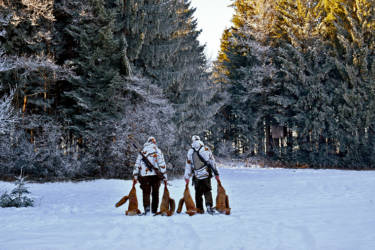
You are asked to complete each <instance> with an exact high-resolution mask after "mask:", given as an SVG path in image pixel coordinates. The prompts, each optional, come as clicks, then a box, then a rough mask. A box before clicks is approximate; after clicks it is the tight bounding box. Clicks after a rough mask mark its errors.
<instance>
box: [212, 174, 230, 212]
mask: <svg viewBox="0 0 375 250" xmlns="http://www.w3.org/2000/svg"><path fill="white" fill-rule="evenodd" d="M215 209H216V211H218V212H220V213H225V214H226V215H229V214H230V207H229V197H228V195H226V193H225V189H224V188H223V186H222V185H221V182H220V181H218V182H217V196H216V207H215Z"/></svg>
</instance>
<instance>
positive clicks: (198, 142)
mask: <svg viewBox="0 0 375 250" xmlns="http://www.w3.org/2000/svg"><path fill="white" fill-rule="evenodd" d="M202 146H203V142H202V141H201V140H199V139H198V140H195V141H193V143H192V144H191V147H192V148H194V149H195V150H198V149H199V148H200V147H202Z"/></svg>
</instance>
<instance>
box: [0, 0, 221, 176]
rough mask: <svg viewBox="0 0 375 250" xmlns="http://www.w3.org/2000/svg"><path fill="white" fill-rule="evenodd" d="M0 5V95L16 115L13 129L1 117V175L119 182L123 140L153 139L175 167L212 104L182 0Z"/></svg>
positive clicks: (125, 155) (127, 148)
mask: <svg viewBox="0 0 375 250" xmlns="http://www.w3.org/2000/svg"><path fill="white" fill-rule="evenodd" d="M0 8H1V14H0V15H1V16H0V21H1V22H0V25H1V33H0V45H1V55H0V56H1V58H0V67H1V68H0V80H1V84H2V85H1V86H3V88H2V89H1V91H0V96H2V97H4V98H5V99H6V100H7V105H8V106H9V105H10V104H12V106H13V107H14V108H15V109H16V110H20V111H21V112H20V114H18V116H19V118H20V119H19V120H16V122H13V123H12V121H11V117H12V116H10V113H6V112H5V113H4V116H3V117H4V119H3V120H4V122H2V124H10V123H12V124H13V125H14V126H12V129H8V130H6V131H5V130H4V131H5V132H4V133H3V134H2V135H0V136H1V137H2V138H1V141H0V148H1V150H0V152H1V153H0V162H1V167H0V174H1V177H2V178H11V176H12V175H13V174H14V173H17V172H18V171H19V170H20V169H23V170H24V171H25V172H26V174H27V175H28V176H29V177H30V178H38V179H42V180H49V179H64V178H69V179H76V178H79V179H82V178H90V177H120V178H121V177H128V176H129V175H130V174H131V171H129V169H131V168H132V164H134V160H135V159H133V154H136V152H135V151H134V150H133V149H132V148H131V143H130V142H129V141H128V139H127V135H135V137H136V138H137V140H138V141H139V142H140V143H143V141H144V140H145V139H146V138H147V137H148V136H150V135H153V136H155V137H156V138H157V140H158V142H159V146H160V147H161V148H162V149H163V151H165V155H166V158H167V159H168V161H169V163H170V164H169V168H170V169H173V171H175V172H178V171H179V169H178V168H173V167H172V166H183V165H182V162H183V160H184V156H185V153H186V152H185V150H184V147H185V146H187V145H188V144H189V143H190V136H191V135H190V133H203V132H204V130H205V129H207V128H208V127H209V125H210V124H211V123H210V121H209V116H212V115H213V114H214V113H215V112H216V109H217V107H218V106H219V105H220V104H219V103H216V100H215V98H216V97H215V93H216V90H215V88H213V86H210V84H209V81H210V80H209V72H208V71H207V68H206V60H205V57H204V54H203V49H204V48H203V46H200V45H199V43H198V41H197V37H198V35H199V31H197V30H196V21H195V20H193V17H192V16H193V13H194V9H191V8H190V5H189V2H188V1H181V0H162V1H160V0H151V1H143V0H141V1H134V0H127V1H122V0H121V1H110V0H90V1H83V2H82V1H78V0H73V1H68V0H59V1H52V0H46V1H36V0H17V1H0ZM10 89H15V95H14V97H13V98H10V99H9V98H8V99H7V98H6V97H7V96H9V93H10V92H11V90H10ZM182 112H184V114H182ZM203 115H204V116H203ZM203 118H205V119H203ZM12 119H13V118H12ZM4 126H5V125H4ZM180 168H181V167H180Z"/></svg>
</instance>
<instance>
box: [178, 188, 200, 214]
mask: <svg viewBox="0 0 375 250" xmlns="http://www.w3.org/2000/svg"><path fill="white" fill-rule="evenodd" d="M184 202H185V206H186V210H187V211H186V213H187V214H188V215H190V216H192V215H194V214H196V213H197V208H196V207H195V203H194V201H193V198H191V195H190V191H189V185H188V184H186V187H185V191H184V197H182V198H181V200H180V201H179V203H178V209H177V213H181V210H182V206H183V205H184Z"/></svg>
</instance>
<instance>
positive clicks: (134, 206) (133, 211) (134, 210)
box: [115, 185, 141, 215]
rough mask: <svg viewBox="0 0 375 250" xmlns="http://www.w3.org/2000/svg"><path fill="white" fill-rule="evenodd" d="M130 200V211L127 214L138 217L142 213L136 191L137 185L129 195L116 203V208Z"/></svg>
mask: <svg viewBox="0 0 375 250" xmlns="http://www.w3.org/2000/svg"><path fill="white" fill-rule="evenodd" d="M127 200H129V207H128V211H126V212H125V214H126V215H137V214H140V213H141V211H140V210H139V209H138V200H137V192H136V189H135V185H133V187H132V189H131V190H130V192H129V195H126V196H124V197H122V198H121V200H119V202H117V203H116V205H115V206H116V207H119V206H121V205H123V204H125V202H126V201H127Z"/></svg>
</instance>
